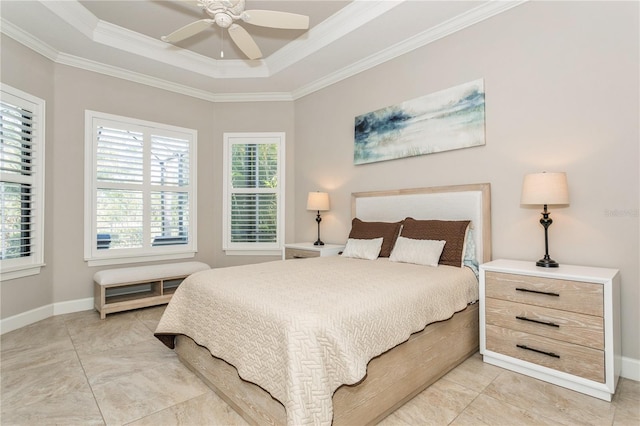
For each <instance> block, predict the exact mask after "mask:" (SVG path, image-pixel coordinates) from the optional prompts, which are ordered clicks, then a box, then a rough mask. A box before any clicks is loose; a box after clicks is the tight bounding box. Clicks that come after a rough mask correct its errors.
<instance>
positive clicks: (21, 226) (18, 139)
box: [0, 99, 43, 260]
mask: <svg viewBox="0 0 640 426" xmlns="http://www.w3.org/2000/svg"><path fill="white" fill-rule="evenodd" d="M38 118H39V117H35V115H34V111H33V110H32V109H29V108H25V107H23V106H19V105H17V104H12V103H9V102H6V101H5V100H4V99H3V100H2V101H1V102H0V142H1V143H0V212H1V216H2V218H1V223H0V226H1V228H0V240H1V242H0V259H1V260H8V259H18V258H23V257H30V256H33V255H34V254H35V253H36V250H37V247H38V245H41V244H42V242H41V241H37V235H39V232H38V231H41V230H39V229H38V227H39V226H41V223H42V221H41V220H38V219H41V218H39V217H38V215H41V214H42V212H40V211H38V209H37V208H36V195H37V191H42V190H43V189H42V188H40V187H38V186H37V180H36V176H35V173H36V168H35V167H34V165H35V161H36V160H40V159H38V158H37V155H38V154H39V152H38V148H39V147H38V146H37V145H36V139H35V137H34V125H35V121H36V120H37V119H38Z"/></svg>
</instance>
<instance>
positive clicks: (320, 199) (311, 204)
mask: <svg viewBox="0 0 640 426" xmlns="http://www.w3.org/2000/svg"><path fill="white" fill-rule="evenodd" d="M307 210H315V211H316V212H317V213H318V215H317V216H316V222H317V223H318V240H317V241H316V242H315V243H313V245H314V246H323V245H324V243H323V242H322V241H321V240H320V221H322V218H321V217H320V212H321V211H327V210H329V194H327V193H326V192H310V193H309V197H308V198H307Z"/></svg>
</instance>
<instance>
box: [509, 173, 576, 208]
mask: <svg viewBox="0 0 640 426" xmlns="http://www.w3.org/2000/svg"><path fill="white" fill-rule="evenodd" d="M520 204H538V205H540V204H556V205H557V204H569V189H568V187H567V174H566V173H565V172H559V173H546V172H544V173H532V174H529V175H526V176H525V177H524V182H523V183H522V198H521V199H520Z"/></svg>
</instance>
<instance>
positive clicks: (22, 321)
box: [0, 297, 93, 334]
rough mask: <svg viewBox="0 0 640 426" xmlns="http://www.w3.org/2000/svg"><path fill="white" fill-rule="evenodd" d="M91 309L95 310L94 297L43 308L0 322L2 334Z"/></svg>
mask: <svg viewBox="0 0 640 426" xmlns="http://www.w3.org/2000/svg"><path fill="white" fill-rule="evenodd" d="M90 309H93V297H89V298H86V299H79V300H70V301H67V302H58V303H52V304H50V305H45V306H41V307H39V308H35V309H31V310H30V311H27V312H22V313H21V314H18V315H14V316H12V317H8V318H5V319H2V320H0V334H4V333H8V332H10V331H13V330H17V329H19V328H22V327H25V326H27V325H30V324H33V323H36V322H38V321H42V320H44V319H47V318H50V317H52V316H54V315H62V314H70V313H72V312H80V311H88V310H90Z"/></svg>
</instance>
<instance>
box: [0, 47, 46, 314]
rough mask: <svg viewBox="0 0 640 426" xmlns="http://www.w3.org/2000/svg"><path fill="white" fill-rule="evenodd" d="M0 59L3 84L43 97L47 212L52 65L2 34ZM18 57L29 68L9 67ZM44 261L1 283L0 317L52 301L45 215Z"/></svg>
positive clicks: (0, 73)
mask: <svg viewBox="0 0 640 426" xmlns="http://www.w3.org/2000/svg"><path fill="white" fill-rule="evenodd" d="M0 43H2V46H1V47H2V60H1V61H0V65H1V68H0V77H1V78H2V83H6V84H9V85H10V86H12V87H15V88H16V89H20V90H22V91H24V92H27V93H29V94H31V95H33V96H37V97H39V98H41V99H44V101H45V103H46V105H45V109H46V111H45V120H46V122H45V132H46V133H45V200H44V202H45V210H47V211H50V210H51V207H52V206H53V197H52V193H53V184H52V182H53V179H52V176H53V167H52V164H51V163H52V160H53V146H52V145H53V143H52V142H50V141H51V139H52V136H53V121H54V117H55V113H54V111H53V108H52V107H51V105H52V104H53V64H52V63H51V62H50V61H48V60H46V59H45V58H43V57H42V56H40V55H38V54H36V53H34V52H32V51H31V50H28V49H25V48H24V47H22V46H21V45H20V44H18V43H16V42H14V41H13V40H11V39H10V38H8V37H4V36H2V38H1V39H0ZM18 56H19V57H20V60H21V63H22V61H23V60H24V63H28V64H30V66H28V67H22V66H17V67H15V66H10V65H11V59H12V58H16V57H18ZM44 231H45V234H44V244H45V250H44V261H45V263H46V264H47V266H45V267H43V268H42V269H41V272H40V274H39V275H33V276H30V277H26V278H23V279H17V280H10V281H5V282H2V283H0V317H1V318H5V317H8V316H11V315H15V314H16V313H21V312H25V311H28V310H31V309H35V308H39V307H41V306H45V305H48V304H50V303H51V299H52V295H53V288H52V286H51V280H52V276H53V275H52V268H51V264H52V258H51V252H52V250H53V247H54V244H53V238H52V235H53V223H52V222H51V220H50V216H47V217H45V223H44Z"/></svg>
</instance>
